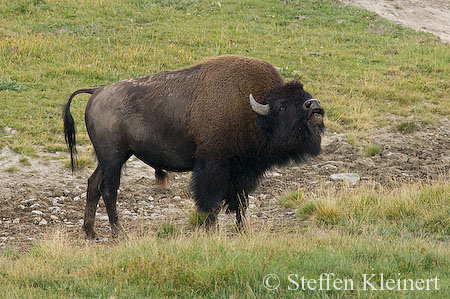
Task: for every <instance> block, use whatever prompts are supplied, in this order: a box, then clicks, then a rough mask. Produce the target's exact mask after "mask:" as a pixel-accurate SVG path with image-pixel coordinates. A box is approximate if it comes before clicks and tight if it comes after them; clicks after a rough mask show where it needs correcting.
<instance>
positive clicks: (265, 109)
mask: <svg viewBox="0 0 450 299" xmlns="http://www.w3.org/2000/svg"><path fill="white" fill-rule="evenodd" d="M250 105H251V106H252V109H253V111H255V112H256V113H258V114H259V115H267V114H269V110H270V106H269V104H266V105H263V104H260V103H258V102H257V101H255V99H254V98H253V95H252V94H250Z"/></svg>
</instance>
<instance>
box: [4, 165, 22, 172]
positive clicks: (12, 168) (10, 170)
mask: <svg viewBox="0 0 450 299" xmlns="http://www.w3.org/2000/svg"><path fill="white" fill-rule="evenodd" d="M6 171H7V172H9V173H13V172H16V171H19V168H18V167H17V166H10V167H8V168H6Z"/></svg>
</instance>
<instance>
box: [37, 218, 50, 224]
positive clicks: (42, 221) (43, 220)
mask: <svg viewBox="0 0 450 299" xmlns="http://www.w3.org/2000/svg"><path fill="white" fill-rule="evenodd" d="M47 223H48V222H47V220H45V218H42V219H41V221H39V225H40V226H42V225H47Z"/></svg>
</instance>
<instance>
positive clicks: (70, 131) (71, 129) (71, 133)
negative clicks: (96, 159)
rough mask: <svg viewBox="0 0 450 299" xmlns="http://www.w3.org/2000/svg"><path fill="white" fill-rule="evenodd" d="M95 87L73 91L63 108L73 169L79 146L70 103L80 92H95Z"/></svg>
mask: <svg viewBox="0 0 450 299" xmlns="http://www.w3.org/2000/svg"><path fill="white" fill-rule="evenodd" d="M95 90H96V89H95V88H91V89H79V90H77V91H75V92H74V93H72V95H71V96H70V97H69V100H68V101H67V103H66V105H65V106H64V108H63V120H64V136H65V139H66V144H67V147H68V148H69V152H70V166H71V167H72V171H74V169H75V166H76V156H77V148H76V143H77V142H76V136H75V135H76V131H75V121H74V120H73V117H72V114H71V113H70V103H71V102H72V99H73V98H74V97H75V96H76V95H77V94H79V93H89V94H93V93H94V91H95Z"/></svg>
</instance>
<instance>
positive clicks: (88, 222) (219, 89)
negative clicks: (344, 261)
mask: <svg viewBox="0 0 450 299" xmlns="http://www.w3.org/2000/svg"><path fill="white" fill-rule="evenodd" d="M83 92H84V93H90V94H92V96H91V98H90V100H89V102H88V104H87V106H86V113H85V118H86V128H87V131H88V133H89V137H90V139H91V141H92V144H93V146H94V149H95V153H96V155H97V158H98V167H97V169H96V170H95V171H94V173H93V174H92V176H91V177H90V178H89V180H88V188H87V199H86V209H85V217H84V225H83V228H84V230H85V232H86V234H87V236H88V237H95V233H94V229H93V228H94V219H95V212H96V208H97V204H98V200H99V198H100V196H102V198H103V201H104V202H105V206H106V209H107V212H108V216H109V221H110V225H111V228H112V231H113V234H114V235H115V234H116V233H117V232H118V229H119V223H118V216H117V212H116V200H117V189H118V187H119V185H120V171H121V168H122V165H123V164H124V163H125V162H126V161H127V160H128V158H129V157H131V156H132V155H135V156H136V157H138V158H139V159H141V160H142V161H144V162H145V163H147V164H148V165H150V166H152V167H153V168H155V176H156V180H157V183H159V184H163V183H164V182H165V181H166V179H167V174H166V172H165V171H192V172H193V174H192V181H191V189H192V191H193V193H194V198H195V201H196V204H197V207H198V209H199V210H200V211H203V212H206V213H208V217H207V219H206V223H205V225H206V226H207V227H208V228H214V227H216V226H215V223H216V217H217V214H218V212H219V211H220V209H221V208H222V207H223V206H225V207H226V209H227V211H228V212H235V213H236V221H237V225H238V227H239V228H242V226H243V221H242V219H243V217H245V211H246V209H247V206H248V194H249V193H250V192H251V191H253V190H254V189H255V188H256V186H257V185H258V182H259V180H260V179H261V177H262V175H263V174H264V172H265V171H266V170H268V169H269V168H271V167H272V166H274V165H281V164H285V163H287V162H289V161H291V160H295V161H299V162H303V161H304V160H305V159H306V157H307V156H314V155H317V154H319V152H320V143H321V134H322V133H323V130H324V125H323V115H324V111H323V109H322V107H321V106H320V104H319V102H318V101H317V100H315V99H313V98H312V96H311V95H310V94H309V93H308V92H306V91H305V90H304V89H303V86H302V84H300V83H299V82H291V83H285V82H284V81H283V79H282V78H281V76H280V74H279V73H278V71H277V70H276V69H275V68H274V67H273V66H272V65H271V64H270V63H268V62H265V61H261V60H257V59H253V58H247V57H242V56H233V55H230V56H220V57H216V58H213V59H210V60H208V61H205V62H204V63H201V64H198V65H196V66H193V67H190V68H185V69H181V70H176V71H170V72H162V73H158V74H154V75H149V76H146V77H142V78H137V79H130V80H124V81H120V82H118V83H115V84H113V85H110V86H103V87H99V88H93V89H84V90H78V91H76V92H74V93H73V94H72V95H71V96H70V98H69V101H68V102H67V104H66V106H65V108H64V132H65V136H66V142H67V144H68V147H69V150H70V153H71V158H72V163H73V164H72V165H73V166H74V165H76V163H75V162H74V161H75V157H76V141H75V124H74V121H73V118H72V116H71V114H70V103H71V101H72V99H73V97H74V96H75V95H76V94H79V93H83Z"/></svg>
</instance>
